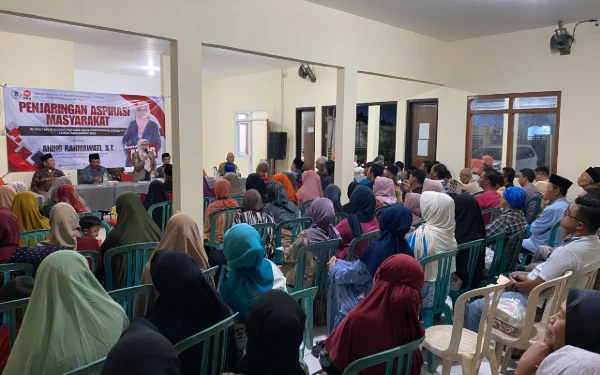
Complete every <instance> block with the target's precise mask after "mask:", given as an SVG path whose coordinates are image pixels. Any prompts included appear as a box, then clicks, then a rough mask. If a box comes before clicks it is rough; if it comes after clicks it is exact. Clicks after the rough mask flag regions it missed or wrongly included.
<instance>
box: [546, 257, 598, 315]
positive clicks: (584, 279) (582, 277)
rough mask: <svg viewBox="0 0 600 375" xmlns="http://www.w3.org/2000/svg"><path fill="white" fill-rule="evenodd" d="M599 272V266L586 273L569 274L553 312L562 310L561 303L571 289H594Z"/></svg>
mask: <svg viewBox="0 0 600 375" xmlns="http://www.w3.org/2000/svg"><path fill="white" fill-rule="evenodd" d="M597 274H598V268H596V269H593V270H590V271H588V272H586V273H582V274H578V275H571V276H569V278H568V279H567V282H566V283H565V285H564V287H563V288H562V290H561V291H560V295H559V296H558V301H557V303H556V305H555V309H554V312H551V313H552V314H556V313H557V312H558V310H560V304H561V303H563V302H564V301H566V300H567V296H568V295H569V289H571V288H577V289H594V282H595V280H596V276H597Z"/></svg>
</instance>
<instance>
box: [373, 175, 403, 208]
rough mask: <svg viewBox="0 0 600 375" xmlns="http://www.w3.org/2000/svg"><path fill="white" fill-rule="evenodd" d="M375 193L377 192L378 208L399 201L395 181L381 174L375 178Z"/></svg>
mask: <svg viewBox="0 0 600 375" xmlns="http://www.w3.org/2000/svg"><path fill="white" fill-rule="evenodd" d="M373 193H374V194H375V199H376V200H377V203H376V207H377V208H379V207H382V206H391V205H393V204H397V203H398V198H397V197H396V188H395V187H394V181H392V180H391V179H389V178H387V177H382V176H379V177H377V178H375V183H374V184H373Z"/></svg>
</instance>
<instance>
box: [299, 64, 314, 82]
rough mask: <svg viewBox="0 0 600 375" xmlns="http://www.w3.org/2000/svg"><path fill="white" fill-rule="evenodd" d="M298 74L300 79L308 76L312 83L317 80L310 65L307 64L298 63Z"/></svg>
mask: <svg viewBox="0 0 600 375" xmlns="http://www.w3.org/2000/svg"><path fill="white" fill-rule="evenodd" d="M298 76H300V78H302V79H306V78H308V79H310V81H311V82H312V83H315V82H317V76H316V75H315V72H313V70H312V69H311V68H310V66H308V64H302V65H300V68H298Z"/></svg>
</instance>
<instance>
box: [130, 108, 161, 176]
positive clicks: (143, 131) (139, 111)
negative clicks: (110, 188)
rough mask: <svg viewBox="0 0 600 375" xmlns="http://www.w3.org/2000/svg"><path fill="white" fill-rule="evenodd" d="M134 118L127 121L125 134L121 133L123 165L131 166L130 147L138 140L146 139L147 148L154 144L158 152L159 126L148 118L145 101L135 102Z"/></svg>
mask: <svg viewBox="0 0 600 375" xmlns="http://www.w3.org/2000/svg"><path fill="white" fill-rule="evenodd" d="M135 107H136V108H135V120H134V121H131V123H129V126H128V127H127V131H125V135H123V148H124V149H125V166H127V167H132V166H133V161H132V158H131V156H132V154H133V152H131V151H130V149H131V148H134V147H136V146H137V144H138V141H139V140H141V139H146V140H147V141H148V144H149V145H150V146H149V149H152V146H154V148H155V151H156V152H157V153H158V152H160V149H161V145H162V139H161V131H160V126H159V125H158V124H157V123H156V122H154V121H152V120H150V115H151V114H150V105H149V104H148V103H147V102H137V103H135Z"/></svg>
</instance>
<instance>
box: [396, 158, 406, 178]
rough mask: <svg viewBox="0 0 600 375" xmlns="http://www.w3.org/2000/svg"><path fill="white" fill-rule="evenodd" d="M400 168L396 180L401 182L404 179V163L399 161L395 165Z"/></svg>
mask: <svg viewBox="0 0 600 375" xmlns="http://www.w3.org/2000/svg"><path fill="white" fill-rule="evenodd" d="M394 165H395V166H396V167H398V173H397V174H396V180H398V181H401V180H402V179H403V178H404V163H403V162H401V161H397V162H395V163H394Z"/></svg>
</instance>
